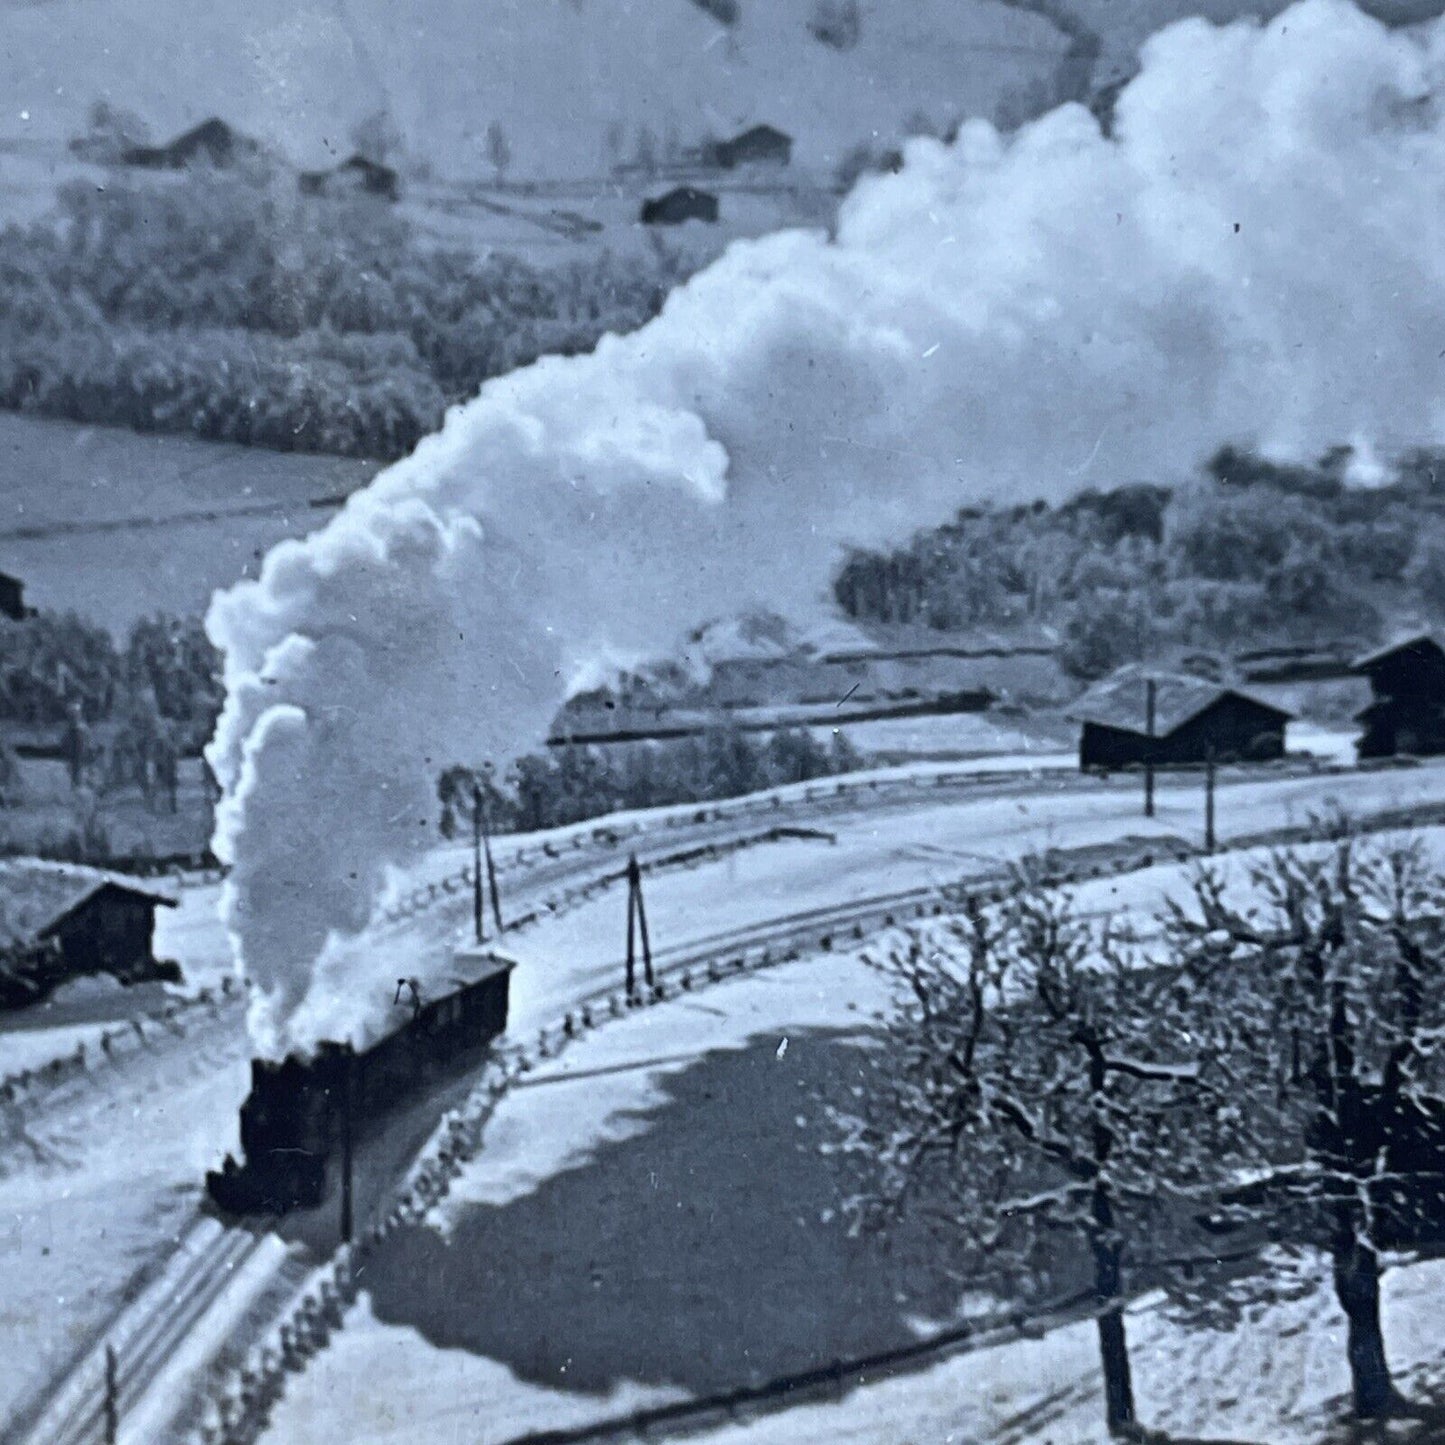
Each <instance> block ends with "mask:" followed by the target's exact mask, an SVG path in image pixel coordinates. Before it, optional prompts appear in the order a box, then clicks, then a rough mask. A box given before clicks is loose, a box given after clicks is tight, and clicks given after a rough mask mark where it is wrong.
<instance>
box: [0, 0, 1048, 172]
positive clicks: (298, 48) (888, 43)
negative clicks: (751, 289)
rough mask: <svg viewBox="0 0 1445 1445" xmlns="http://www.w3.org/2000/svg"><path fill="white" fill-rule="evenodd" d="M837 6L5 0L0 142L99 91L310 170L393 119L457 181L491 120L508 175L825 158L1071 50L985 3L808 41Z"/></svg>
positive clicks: (46, 133) (61, 126)
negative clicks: (710, 139) (352, 138)
mask: <svg viewBox="0 0 1445 1445" xmlns="http://www.w3.org/2000/svg"><path fill="white" fill-rule="evenodd" d="M714 8H716V9H718V10H723V9H725V7H723V6H716V7H714ZM847 9H848V6H846V5H836V4H834V5H829V4H828V3H826V0H824V3H821V4H820V0H768V3H762V0H740V3H739V7H738V19H737V21H736V22H735V23H734V24H732V25H725V24H722V23H719V21H718V20H716V19H715V18H714V17H713V15H712V14H710V13H708V12H707V11H706V10H705V9H704V8H702V7H701V6H700V5H698V4H695V3H689V0H644V3H640V4H637V5H629V6H620V5H615V4H611V3H607V0H436V3H433V4H430V5H428V6H427V7H426V9H425V11H424V12H408V11H406V10H397V9H396V7H392V6H389V5H387V4H385V3H383V0H330V3H327V4H321V5H316V6H313V7H308V8H307V9H304V10H299V11H298V10H297V8H296V7H294V6H292V5H289V4H286V3H285V0H255V3H252V4H250V5H247V6H246V7H245V8H244V10H243V9H241V8H240V7H237V6H235V5H220V6H216V7H196V6H192V5H185V4H182V3H179V0H48V3H40V4H27V3H21V0H4V14H5V21H4V24H5V31H6V39H5V45H4V46H3V48H0V89H3V91H4V93H5V94H6V95H7V96H9V97H11V103H10V105H8V106H7V107H6V110H5V114H4V115H3V117H0V142H3V141H5V140H11V141H26V140H29V141H33V142H46V141H49V142H55V141H57V140H63V139H64V138H65V137H68V136H70V135H72V134H74V133H75V132H76V130H77V129H78V127H79V126H80V124H81V122H82V118H83V116H84V114H85V110H86V107H87V106H88V105H89V104H90V103H91V102H92V101H94V100H97V99H105V100H108V101H109V102H110V103H112V104H113V105H115V106H118V107H124V108H126V109H128V110H130V111H133V112H135V113H137V114H138V115H139V116H141V117H142V118H143V119H144V120H145V121H146V122H148V123H149V125H150V126H151V127H152V129H153V131H154V133H155V135H156V136H157V137H158V138H164V137H166V136H168V135H170V134H171V133H173V132H174V131H177V130H179V129H181V128H182V127H184V126H187V125H190V124H192V123H194V122H196V121H199V120H202V119H204V118H205V117H207V116H209V115H220V116H223V117H224V118H225V119H227V120H228V121H230V122H231V123H232V124H234V125H237V126H239V127H241V128H242V129H243V130H246V131H248V132H250V133H252V134H255V135H257V136H258V137H260V138H262V139H264V140H266V141H268V142H270V143H271V144H273V145H275V146H278V147H280V148H281V149H282V150H283V151H284V152H285V153H286V154H287V155H288V156H289V158H290V159H292V160H293V161H295V162H296V163H298V164H304V165H318V164H324V163H325V162H326V161H327V160H328V158H330V157H331V156H332V155H333V154H334V153H335V152H336V151H337V150H339V149H344V148H346V147H347V146H348V145H349V141H348V132H349V131H350V130H351V128H352V127H353V126H354V125H355V124H356V123H357V122H358V121H360V120H361V119H362V118H363V117H366V116H368V115H372V114H375V113H376V112H378V111H382V110H385V111H388V112H389V113H390V116H391V118H392V119H393V121H394V123H395V125H396V127H397V128H398V129H399V131H400V133H401V137H402V138H403V140H404V143H405V145H406V147H407V149H408V150H409V151H410V152H411V153H412V154H413V155H414V156H416V157H418V158H420V159H423V160H425V161H426V162H428V163H429V164H430V165H431V166H432V167H433V168H435V169H437V170H440V171H444V172H450V173H452V174H467V173H487V172H489V171H490V169H491V167H490V165H489V164H488V160H487V155H486V147H485V137H486V132H487V128H488V126H489V125H490V124H492V123H493V122H496V123H498V124H500V125H501V126H503V127H504V128H505V130H506V133H507V137H508V141H509V144H510V149H511V154H512V167H511V169H512V173H513V174H515V175H516V176H519V177H522V176H525V177H536V176H544V177H547V178H554V179H555V178H561V177H567V176H576V175H599V174H602V173H603V172H604V171H605V170H606V168H607V167H608V166H609V164H610V163H612V162H613V161H616V160H618V159H624V160H625V159H627V158H629V156H630V154H631V152H632V151H633V150H635V148H636V146H637V143H638V134H639V131H640V130H642V129H644V128H645V129H646V130H647V131H648V132H649V133H650V135H651V138H652V143H653V145H654V146H656V147H658V148H659V150H664V149H665V148H666V147H667V146H668V144H669V142H672V143H675V144H679V145H687V144H695V143H696V142H698V141H699V140H701V139H702V138H703V136H704V135H705V134H707V133H709V132H711V133H714V134H716V135H726V134H729V133H731V132H732V131H734V130H736V129H738V128H741V127H744V126H746V125H750V124H753V123H755V122H759V121H764V120H766V121H769V122H772V123H773V124H775V125H778V126H781V127H783V128H784V129H786V130H788V131H789V132H791V133H792V134H793V135H795V136H796V137H797V143H798V148H797V153H796V156H795V159H796V160H797V161H798V162H799V163H801V164H802V165H805V166H824V167H831V166H832V165H833V164H834V163H835V162H836V161H837V159H838V158H839V157H840V156H841V155H842V154H844V153H845V152H846V151H847V150H849V149H850V148H851V147H852V146H854V145H856V144H857V143H858V142H859V141H862V140H865V139H867V138H869V137H870V136H871V135H872V133H873V132H875V131H876V132H878V133H879V134H880V135H882V136H894V135H896V134H897V133H898V131H899V130H900V128H901V126H902V123H903V121H904V120H905V118H906V117H908V116H910V115H911V114H914V113H922V114H923V115H926V116H930V117H932V118H934V119H935V120H936V121H942V120H945V119H946V118H949V117H953V116H958V115H968V114H991V113H992V112H993V109H994V107H995V105H996V104H997V102H998V100H999V99H1000V98H1001V97H1002V96H1003V95H1004V94H1005V93H1006V92H1008V91H1009V90H1011V89H1013V88H1016V87H1018V86H1020V85H1023V84H1026V83H1027V82H1029V81H1030V80H1032V79H1033V78H1035V77H1036V76H1041V75H1042V76H1047V75H1049V74H1050V73H1051V70H1052V67H1053V66H1054V64H1055V63H1056V61H1057V58H1058V56H1059V55H1060V54H1061V52H1062V51H1063V49H1064V45H1065V41H1064V39H1063V37H1061V35H1060V34H1059V32H1058V31H1057V29H1056V28H1055V27H1054V26H1052V25H1051V24H1049V23H1048V22H1047V21H1046V20H1043V19H1041V18H1039V17H1038V16H1035V15H1031V14H1028V13H1025V11H1023V10H1020V9H1014V8H1010V7H1008V6H1006V5H1004V4H999V3H995V0H968V3H964V4H959V3H956V0H909V3H907V4H903V5H897V4H889V5H884V4H880V3H872V4H867V3H865V4H863V5H861V6H859V7H858V13H859V17H860V21H859V24H858V27H857V32H856V38H854V36H853V35H852V34H851V32H848V31H847V30H846V27H845V31H844V33H840V34H839V35H838V36H837V38H838V40H839V41H840V42H841V44H842V48H840V47H839V46H837V45H830V44H825V43H822V42H820V41H819V40H817V39H815V38H814V36H813V35H812V33H810V29H809V25H810V22H816V21H817V20H818V19H819V18H821V17H823V16H824V15H826V14H828V13H831V12H833V11H837V12H839V13H840V14H841V13H843V12H844V11H846V10H847ZM423 13H424V15H425V20H424V22H422V21H421V20H420V18H419V17H420V16H421V15H422V14H423Z"/></svg>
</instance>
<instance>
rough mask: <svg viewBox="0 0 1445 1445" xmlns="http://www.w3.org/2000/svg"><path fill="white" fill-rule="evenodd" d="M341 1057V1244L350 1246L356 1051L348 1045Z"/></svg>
mask: <svg viewBox="0 0 1445 1445" xmlns="http://www.w3.org/2000/svg"><path fill="white" fill-rule="evenodd" d="M341 1057H342V1067H343V1070H344V1075H343V1078H342V1081H341V1242H342V1244H350V1243H351V1236H352V1233H353V1224H352V1211H353V1206H352V1188H353V1175H354V1174H355V1172H356V1170H355V1160H354V1158H353V1148H352V1118H351V1115H352V1108H353V1104H354V1100H353V1099H352V1097H351V1094H352V1079H353V1078H354V1077H355V1074H356V1051H355V1050H354V1049H353V1048H352V1047H351V1045H350V1044H348V1045H347V1046H346V1052H345V1053H344V1054H343V1055H342V1056H341Z"/></svg>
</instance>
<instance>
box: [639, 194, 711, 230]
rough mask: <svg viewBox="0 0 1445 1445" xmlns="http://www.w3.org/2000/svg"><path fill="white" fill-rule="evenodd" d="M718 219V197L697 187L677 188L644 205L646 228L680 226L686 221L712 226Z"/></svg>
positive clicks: (644, 223) (643, 221)
mask: <svg viewBox="0 0 1445 1445" xmlns="http://www.w3.org/2000/svg"><path fill="white" fill-rule="evenodd" d="M717 218H718V204H717V197H716V196H714V195H711V194H709V193H708V192H707V191H700V190H698V189H697V188H696V187H695V186H677V187H675V188H674V189H673V190H670V191H668V192H667V194H666V195H662V196H655V197H654V198H653V199H652V200H649V201H644V202H643V203H642V224H643V225H644V226H680V225H681V224H682V223H683V222H684V221H706V222H707V223H708V224H709V225H712V224H714V223H715V222H716V221H717Z"/></svg>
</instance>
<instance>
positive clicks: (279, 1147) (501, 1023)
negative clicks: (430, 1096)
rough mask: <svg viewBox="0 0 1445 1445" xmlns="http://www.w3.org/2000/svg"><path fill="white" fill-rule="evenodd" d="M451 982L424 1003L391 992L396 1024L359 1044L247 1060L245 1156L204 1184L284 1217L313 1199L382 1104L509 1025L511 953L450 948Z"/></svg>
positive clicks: (450, 1071) (457, 1066)
mask: <svg viewBox="0 0 1445 1445" xmlns="http://www.w3.org/2000/svg"><path fill="white" fill-rule="evenodd" d="M454 963H455V967H456V970H457V973H458V974H459V975H461V976H459V977H457V978H456V979H454V980H453V981H454V983H455V987H454V988H453V989H452V990H451V991H450V992H448V993H447V994H445V995H443V996H442V997H440V998H436V999H432V1000H430V1001H426V1002H423V1001H422V1000H421V998H420V996H419V995H417V994H416V993H415V992H414V990H412V991H407V992H406V993H405V994H403V991H402V990H401V989H400V988H399V990H398V1000H397V1006H398V1008H405V1009H407V1010H408V1013H407V1017H406V1019H405V1021H404V1022H402V1023H401V1024H400V1025H399V1026H398V1027H396V1028H393V1029H392V1030H391V1031H390V1032H388V1033H387V1034H385V1035H384V1036H383V1037H382V1038H380V1039H378V1040H377V1041H376V1042H375V1043H373V1044H371V1045H369V1046H368V1047H366V1048H365V1049H361V1050H355V1049H353V1048H352V1047H351V1046H350V1045H349V1044H337V1043H329V1042H328V1043H323V1044H321V1045H319V1046H318V1048H317V1049H316V1051H315V1053H314V1054H312V1055H311V1056H310V1057H309V1058H303V1057H301V1056H299V1055H297V1054H290V1055H288V1056H287V1057H286V1058H285V1059H283V1060H281V1062H279V1063H272V1062H269V1061H268V1060H265V1059H253V1060H252V1061H251V1092H250V1094H249V1095H248V1096H247V1098H246V1100H245V1102H244V1103H243V1104H242V1105H241V1149H242V1152H243V1154H244V1156H245V1158H244V1162H243V1163H241V1164H238V1163H237V1162H236V1160H235V1159H234V1158H232V1157H231V1155H229V1154H228V1155H227V1156H226V1160H225V1163H224V1165H223V1166H222V1167H221V1169H219V1170H212V1171H211V1172H210V1173H209V1174H207V1175H206V1189H207V1191H208V1192H209V1194H210V1196H211V1198H212V1199H213V1200H214V1201H215V1203H216V1204H217V1206H219V1208H221V1209H222V1210H224V1211H225V1212H226V1213H228V1214H285V1213H286V1212H288V1211H289V1210H292V1209H307V1208H312V1207H314V1206H316V1205H317V1204H320V1203H321V1201H322V1199H323V1198H324V1196H325V1194H326V1183H327V1169H328V1165H329V1164H330V1162H331V1160H332V1158H333V1156H334V1155H336V1154H337V1153H338V1151H339V1150H340V1149H341V1148H342V1146H343V1135H344V1133H345V1131H346V1130H347V1129H348V1128H349V1129H350V1131H351V1139H352V1142H353V1143H354V1142H357V1141H359V1140H361V1139H364V1138H365V1137H366V1135H367V1133H368V1132H369V1131H370V1129H371V1128H372V1127H373V1126H374V1125H375V1124H377V1123H378V1122H379V1121H380V1120H381V1119H382V1118H383V1117H384V1116H385V1115H386V1114H387V1113H388V1112H389V1111H390V1110H392V1109H394V1108H395V1107H396V1106H397V1105H399V1104H402V1103H404V1102H406V1100H407V1099H408V1097H409V1096H411V1095H413V1094H414V1093H416V1092H417V1091H418V1090H419V1089H422V1088H424V1087H426V1086H427V1085H429V1084H433V1083H436V1082H438V1081H439V1080H441V1079H444V1078H447V1077H450V1076H454V1075H456V1074H457V1073H459V1072H461V1071H462V1070H463V1069H464V1068H466V1067H467V1066H468V1065H470V1064H474V1063H475V1062H477V1061H478V1060H479V1059H480V1058H481V1057H482V1056H483V1055H484V1054H485V1052H486V1049H487V1046H488V1045H489V1044H490V1043H491V1042H492V1040H493V1039H494V1038H496V1037H497V1035H498V1034H500V1033H501V1032H502V1031H503V1030H504V1029H505V1028H506V1026H507V1005H508V994H509V990H510V985H511V973H512V969H513V967H514V966H515V965H514V963H513V961H512V960H511V959H508V958H505V957H503V956H501V955H500V954H496V953H491V952H483V951H475V952H467V953H458V954H457V956H456V958H455V960H454Z"/></svg>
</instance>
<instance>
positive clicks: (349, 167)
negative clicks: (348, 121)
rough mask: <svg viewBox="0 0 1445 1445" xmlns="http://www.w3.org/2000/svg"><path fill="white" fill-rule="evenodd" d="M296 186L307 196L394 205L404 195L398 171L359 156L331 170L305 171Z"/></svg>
mask: <svg viewBox="0 0 1445 1445" xmlns="http://www.w3.org/2000/svg"><path fill="white" fill-rule="evenodd" d="M296 183H297V185H298V186H300V188H301V192H302V194H303V195H307V196H337V195H365V196H377V197H379V198H380V199H382V200H384V201H395V200H397V199H399V197H400V195H401V177H400V176H399V175H398V174H397V173H396V171H394V170H393V169H392V168H391V167H390V166H386V165H382V163H381V162H380V161H374V160H372V159H370V157H368V156H364V155H360V154H358V155H354V156H350V157H348V158H347V159H346V160H344V161H342V162H341V164H340V165H339V166H333V167H332V168H331V169H330V170H323V171H302V172H301V174H300V175H299V176H298V177H297V182H296Z"/></svg>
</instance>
